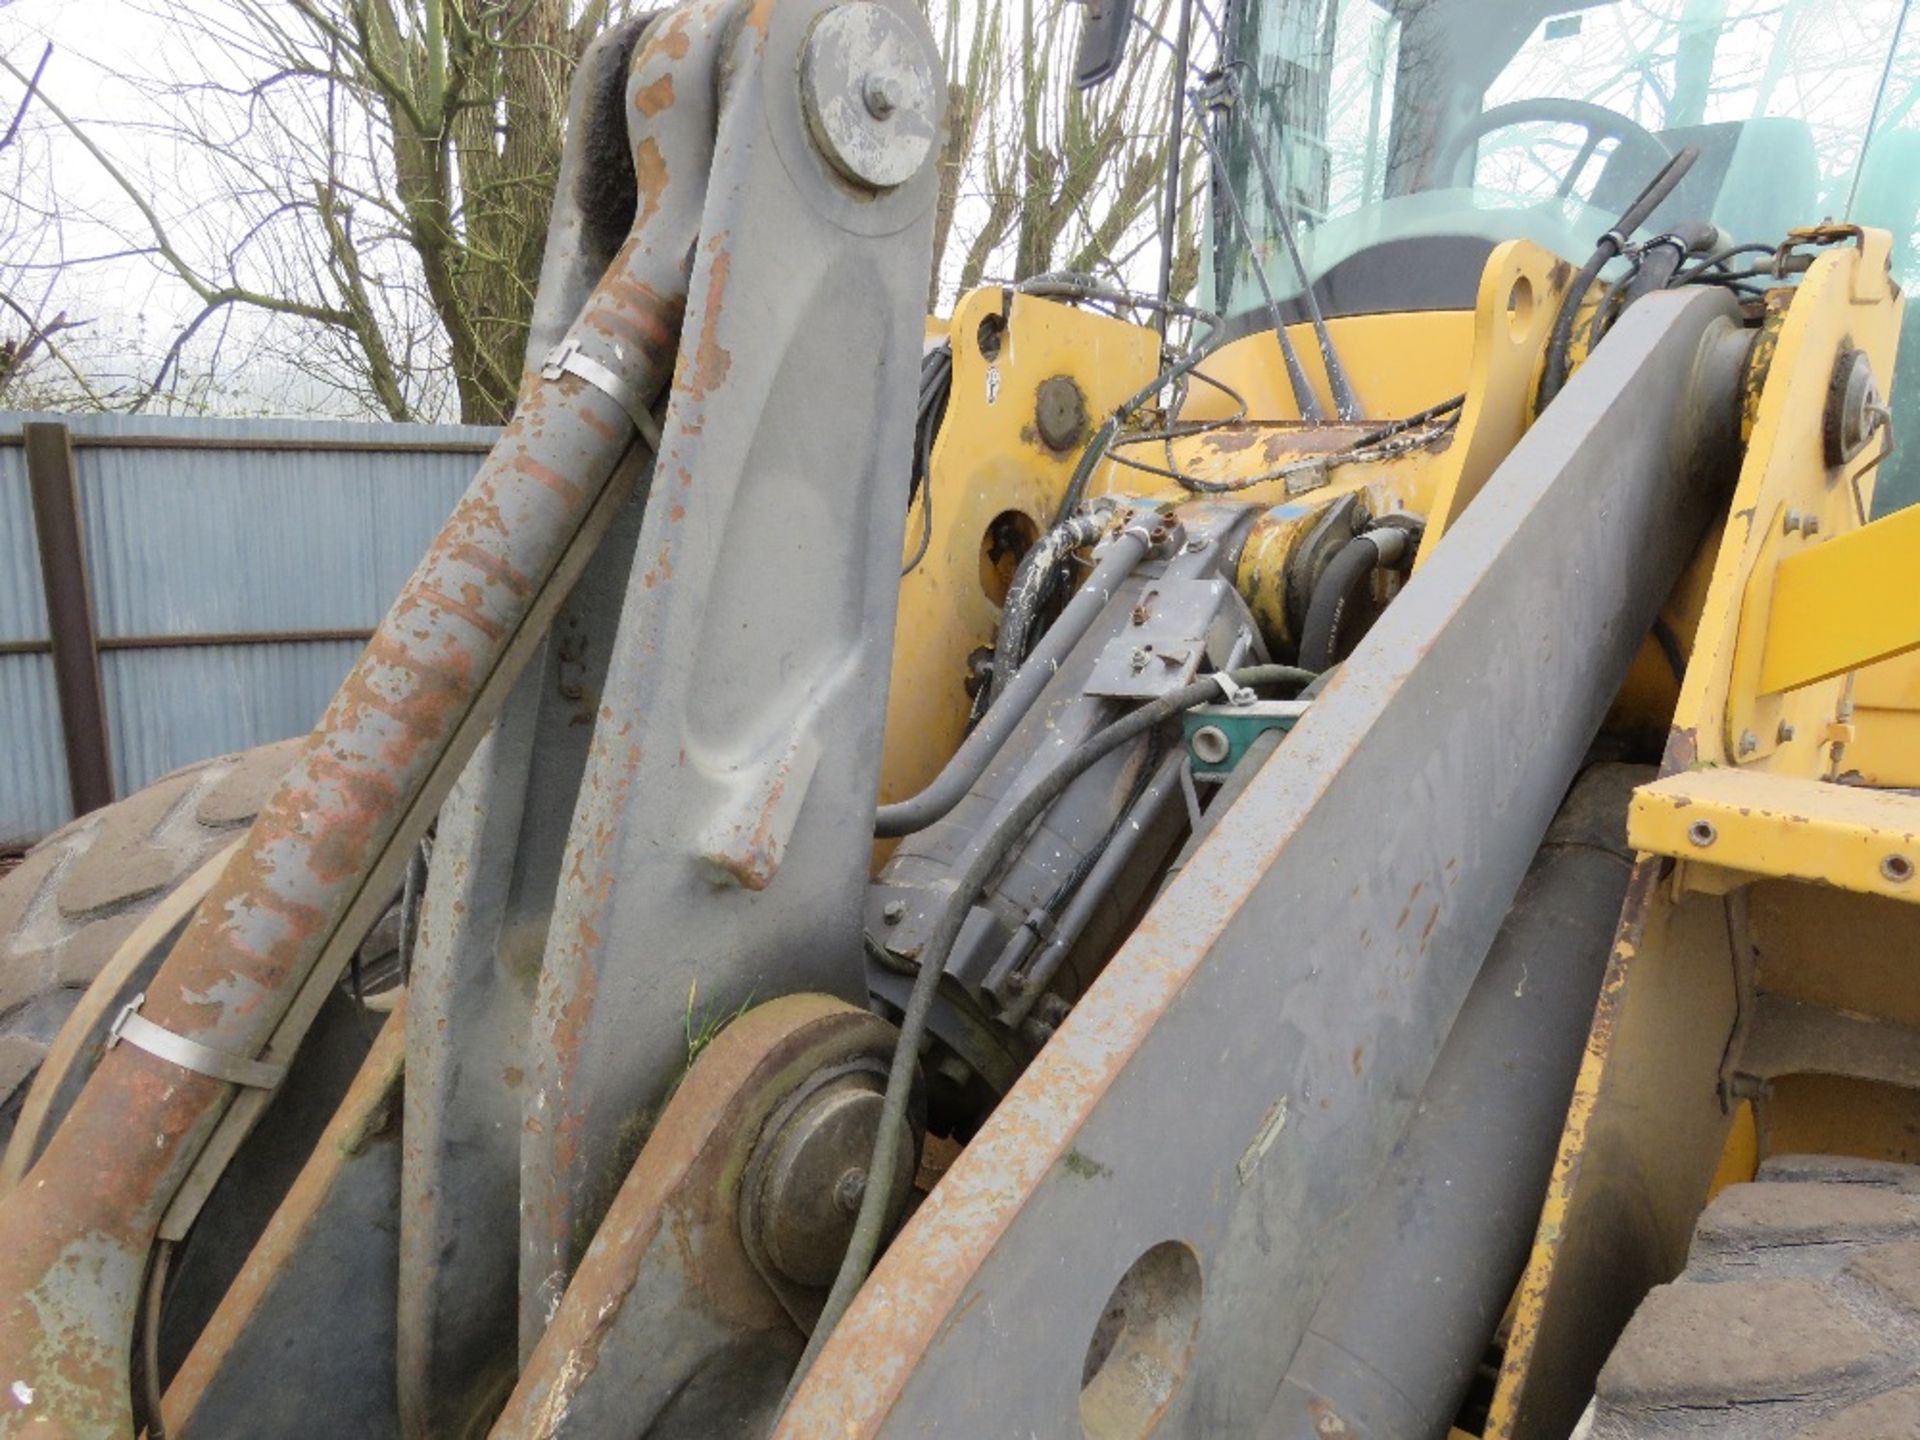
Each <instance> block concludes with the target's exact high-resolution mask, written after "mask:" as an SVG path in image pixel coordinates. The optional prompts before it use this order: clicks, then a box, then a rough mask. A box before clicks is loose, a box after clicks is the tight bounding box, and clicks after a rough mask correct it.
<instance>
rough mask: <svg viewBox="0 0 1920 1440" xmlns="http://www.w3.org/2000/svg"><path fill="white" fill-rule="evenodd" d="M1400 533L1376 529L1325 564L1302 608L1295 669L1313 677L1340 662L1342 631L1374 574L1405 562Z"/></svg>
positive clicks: (1404, 535) (1402, 533) (1404, 536)
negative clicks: (1305, 613)
mask: <svg viewBox="0 0 1920 1440" xmlns="http://www.w3.org/2000/svg"><path fill="white" fill-rule="evenodd" d="M1407 550H1408V536H1407V532H1406V531H1405V530H1400V529H1396V528H1393V527H1391V526H1381V527H1380V528H1378V529H1374V530H1369V531H1367V532H1366V533H1365V534H1363V535H1356V536H1355V537H1354V538H1353V539H1352V540H1350V541H1349V542H1348V543H1347V544H1346V545H1345V546H1343V547H1342V548H1341V550H1340V552H1339V553H1338V554H1336V555H1335V556H1334V557H1333V559H1332V560H1330V561H1329V562H1328V563H1327V568H1326V569H1325V570H1323V571H1322V572H1321V573H1320V578H1319V580H1317V581H1316V582H1315V583H1314V587H1313V595H1312V598H1311V599H1310V600H1309V601H1308V602H1307V618H1306V621H1305V622H1304V623H1303V624H1302V625H1301V627H1300V665H1301V668H1302V669H1306V670H1312V671H1315V672H1318V671H1322V670H1325V669H1327V668H1328V667H1329V666H1330V665H1332V664H1333V663H1334V661H1335V660H1337V659H1339V658H1340V641H1341V638H1342V627H1343V626H1344V624H1345V621H1346V618H1347V616H1348V615H1349V614H1351V613H1352V611H1353V608H1354V606H1355V605H1357V604H1358V603H1359V602H1360V600H1361V598H1362V597H1363V596H1364V595H1365V594H1366V589H1367V586H1368V585H1370V584H1371V583H1372V581H1373V576H1374V572H1375V571H1378V570H1387V569H1392V568H1393V567H1395V566H1397V565H1399V564H1400V562H1401V561H1402V560H1403V559H1404V558H1405V557H1406V555H1407Z"/></svg>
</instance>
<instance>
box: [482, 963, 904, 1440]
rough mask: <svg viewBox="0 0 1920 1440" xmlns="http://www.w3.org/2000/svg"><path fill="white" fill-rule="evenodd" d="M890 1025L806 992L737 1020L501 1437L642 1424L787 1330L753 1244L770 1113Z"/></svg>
mask: <svg viewBox="0 0 1920 1440" xmlns="http://www.w3.org/2000/svg"><path fill="white" fill-rule="evenodd" d="M893 1039H894V1031H893V1027H892V1026H890V1025H888V1024H886V1023H885V1022H884V1021H882V1020H879V1019H878V1018H876V1017H875V1016H872V1015H870V1014H868V1013H866V1012H865V1011H863V1010H858V1009H855V1008H854V1007H853V1006H851V1005H848V1004H847V1003H846V1002H844V1001H841V1000H835V999H832V998H830V997H827V996H821V995H794V996H787V997H784V998H782V999H779V1000H773V1001H769V1002H768V1003H767V1004H765V1005H761V1006H759V1007H757V1008H756V1009H753V1010H750V1011H748V1012H747V1013H746V1014H745V1015H742V1016H741V1017H740V1018H739V1019H737V1020H735V1021H733V1022H732V1023H731V1024H730V1025H728V1026H727V1027H726V1028H725V1029H724V1030H722V1031H721V1032H720V1034H719V1035H718V1036H717V1037H715V1038H714V1040H713V1041H712V1042H711V1043H710V1044H709V1045H708V1046H707V1047H706V1048H705V1049H704V1050H703V1051H702V1052H701V1054H700V1056H699V1058H698V1059H697V1060H696V1061H695V1062H694V1064H693V1066H692V1068H691V1069H689V1070H688V1072H687V1075H686V1078H685V1080H683V1081H682V1082H681V1084H680V1087H679V1088H678V1090H676V1091H675V1093H674V1096H673V1099H672V1100H671V1101H670V1102H669V1103H668V1105H667V1107H666V1110H665V1112H664V1113H663V1114H662V1115H661V1117H660V1123H659V1124H658V1125H657V1126H656V1127H655V1128H654V1130H653V1133H652V1134H651V1135H650V1136H649V1137H648V1139H647V1144H646V1148H645V1149H644V1150H643V1151H642V1152H641V1155H640V1159H639V1161H638V1163H637V1164H636V1165H635V1166H634V1168H633V1170H632V1171H631V1172H630V1173H629V1174H628V1176H627V1178H626V1181H625V1182H624V1183H623V1184H622V1186H621V1188H620V1193H619V1195H618V1196H617V1197H616V1198H615V1200H614V1202H613V1205H612V1207H611V1208H610V1209H609V1210H608V1212H607V1216H606V1219H605V1221H604V1222H603V1223H602V1224H601V1226H600V1229H599V1232H598V1233H597V1234H596V1236H595V1237H594V1240H593V1244H592V1246H591V1247H590V1248H589V1249H588V1250H587V1252H586V1256H585V1258H584V1259H583V1260H582V1261H581V1263H580V1268H579V1270H578V1271H577V1272H576V1273H575V1275H574V1277H573V1280H572V1283H571V1284H570V1285H569V1286H568V1287H567V1291H566V1295H565V1298H564V1299H563V1300H562V1301H561V1304H560V1308H559V1310H558V1311H557V1312H556V1313H555V1315H554V1318H553V1323H552V1324H551V1325H550V1326H548V1328H547V1331H546V1333H545V1334H544V1335H543V1336H542V1337H541V1340H540V1343H539V1345H538V1346H537V1347H535V1349H534V1352H533V1355H532V1357H531V1359H530V1360H529V1361H528V1363H527V1365H526V1367H525V1369H524V1371H523V1372H522V1374H521V1377H520V1382H519V1384H518V1385H517V1386H516V1387H515V1390H514V1392H513V1396H512V1398H511V1399H510V1400H509V1401H508V1403H507V1408H506V1410H505V1411H504V1412H503V1413H502V1415H501V1416H500V1418H499V1420H498V1421H497V1422H496V1424H495V1426H494V1429H493V1434H494V1436H496V1437H498V1440H546V1437H558V1436H575V1435H578V1436H597V1435H602V1434H607V1433H611V1431H610V1429H608V1428H602V1427H607V1426H609V1425H610V1424H611V1423H612V1420H613V1417H618V1428H619V1430H620V1431H621V1432H622V1433H639V1432H641V1431H644V1430H645V1428H646V1425H647V1423H648V1422H649V1421H650V1420H651V1419H652V1417H653V1415H654V1414H655V1413H656V1412H657V1410H658V1409H659V1407H660V1406H662V1405H664V1404H666V1403H667V1402H668V1401H669V1400H670V1399H671V1398H672V1397H673V1396H674V1395H675V1394H676V1393H678V1391H679V1390H680V1389H681V1388H682V1387H683V1386H684V1385H685V1384H686V1382H687V1381H688V1380H689V1379H690V1378H691V1377H692V1376H693V1375H694V1374H695V1373H696V1372H697V1371H698V1370H699V1369H700V1368H701V1367H702V1366H703V1365H705V1364H706V1363H707V1362H708V1361H709V1360H710V1359H711V1358H712V1356H713V1354H714V1353H715V1352H716V1351H718V1350H720V1349H721V1348H723V1347H724V1346H726V1345H728V1344H730V1343H731V1342H732V1341H733V1340H735V1339H736V1338H737V1337H738V1336H739V1335H740V1334H741V1333H743V1332H744V1333H751V1332H756V1331H764V1330H768V1329H771V1328H775V1327H779V1326H784V1325H786V1324H788V1323H789V1322H788V1320H787V1315H786V1311H785V1310H784V1309H783V1308H782V1307H781V1305H780V1303H779V1301H778V1299H777V1298H776V1297H775V1295H774V1293H773V1292H772V1290H770V1289H769V1288H768V1286H767V1284H766V1282H765V1281H764V1280H763V1279H762V1278H761V1276H760V1273H759V1271H758V1270H756V1269H755V1268H754V1265H753V1262H752V1260H751V1258H750V1257H749V1256H748V1254H747V1251H746V1248H745V1246H744V1244H743V1243H742V1241H741V1238H740V1188H739V1187H740V1181H741V1176H742V1173H743V1171H744V1170H745V1169H746V1165H747V1159H748V1156H749V1155H750V1154H751V1153H752V1150H753V1147H754V1144H755V1142H756V1141H757V1140H758V1138H759V1135H760V1130H761V1128H762V1126H763V1125H764V1124H765V1122H766V1120H767V1117H768V1116H769V1115H771V1114H772V1113H773V1111H774V1110H775V1108H776V1107H778V1105H779V1104H780V1103H781V1102H782V1101H783V1100H784V1099H785V1098H786V1097H787V1096H788V1095H789V1094H791V1093H792V1091H793V1089H794V1088H795V1087H796V1086H797V1085H799V1084H801V1083H802V1082H804V1081H805V1080H806V1079H807V1078H808V1077H809V1076H811V1075H813V1074H815V1073H816V1072H818V1071H820V1070H822V1069H826V1068H830V1067H834V1066H838V1065H843V1064H845V1063H847V1062H848V1061H850V1060H854V1059H858V1058H862V1057H867V1058H873V1059H876V1060H877V1059H879V1058H880V1057H884V1056H885V1055H886V1054H887V1053H888V1052H889V1051H890V1050H891V1048H892V1044H893Z"/></svg>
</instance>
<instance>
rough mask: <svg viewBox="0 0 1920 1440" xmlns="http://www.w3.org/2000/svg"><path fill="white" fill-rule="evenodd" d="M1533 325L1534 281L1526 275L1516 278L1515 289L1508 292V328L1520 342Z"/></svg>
mask: <svg viewBox="0 0 1920 1440" xmlns="http://www.w3.org/2000/svg"><path fill="white" fill-rule="evenodd" d="M1532 323H1533V281H1532V280H1530V279H1528V278H1527V277H1526V276H1525V275H1521V276H1518V277H1516V278H1515V280H1514V282H1513V288H1512V289H1511V290H1509V291H1507V328H1508V330H1510V331H1511V332H1512V334H1513V337H1514V338H1515V339H1516V340H1518V339H1520V338H1521V337H1522V336H1524V335H1525V334H1526V333H1527V327H1528V326H1529V325H1531V324H1532Z"/></svg>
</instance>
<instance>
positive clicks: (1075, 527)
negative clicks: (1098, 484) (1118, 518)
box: [987, 515, 1107, 700]
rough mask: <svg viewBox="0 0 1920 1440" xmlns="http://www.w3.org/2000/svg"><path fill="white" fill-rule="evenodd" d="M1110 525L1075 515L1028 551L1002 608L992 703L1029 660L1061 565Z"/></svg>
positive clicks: (990, 681)
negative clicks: (1032, 635)
mask: <svg viewBox="0 0 1920 1440" xmlns="http://www.w3.org/2000/svg"><path fill="white" fill-rule="evenodd" d="M1106 528H1107V527H1106V523H1105V522H1104V521H1102V520H1101V519H1099V518H1098V517H1097V516H1093V515H1073V516H1070V517H1068V518H1067V519H1065V520H1062V521H1061V522H1060V523H1059V524H1058V525H1055V526H1054V527H1053V528H1052V529H1050V530H1048V531H1047V533H1046V534H1044V535H1042V536H1041V537H1040V538H1039V539H1038V540H1036V541H1034V542H1033V544H1032V545H1031V546H1030V547H1028V550H1027V553H1026V554H1025V555H1024V556H1022V557H1021V559H1020V565H1019V568H1018V569H1016V570H1015V571H1014V572H1013V583H1012V584H1011V585H1009V586H1008V587H1007V598H1006V601H1005V602H1004V603H1003V604H1002V605H1001V607H1000V629H999V631H998V632H997V633H996V634H995V636H994V641H993V672H992V674H990V675H989V676H988V677H987V687H988V699H989V700H992V699H994V698H996V697H998V696H999V694H1000V693H1001V692H1002V691H1004V690H1005V689H1006V688H1007V686H1009V685H1011V684H1012V683H1013V677H1014V676H1015V675H1017V674H1019V672H1020V667H1021V666H1022V665H1024V664H1025V663H1026V659H1027V635H1028V632H1029V631H1031V630H1032V629H1033V617H1034V616H1035V615H1037V614H1038V613H1039V611H1040V607H1041V605H1042V604H1044V603H1045V602H1046V598H1047V596H1048V595H1049V594H1050V593H1052V590H1053V583H1054V575H1055V574H1056V572H1057V571H1058V569H1059V566H1060V562H1061V561H1062V560H1064V559H1066V557H1067V556H1068V555H1069V554H1071V553H1072V552H1073V551H1075V550H1078V549H1079V548H1080V547H1081V546H1082V545H1091V544H1092V543H1093V542H1094V541H1096V540H1098V539H1099V538H1100V536H1101V535H1102V534H1103V533H1104V532H1105V531H1106Z"/></svg>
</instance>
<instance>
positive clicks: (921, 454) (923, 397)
mask: <svg viewBox="0 0 1920 1440" xmlns="http://www.w3.org/2000/svg"><path fill="white" fill-rule="evenodd" d="M952 395H953V346H951V345H940V346H936V347H935V348H934V349H932V350H929V351H928V352H927V353H926V354H925V355H923V356H922V357H921V358H920V404H919V408H918V409H917V411H916V412H915V414H914V421H913V468H912V471H911V473H910V474H909V475H908V478H907V503H908V504H909V505H911V504H912V503H913V501H914V497H915V496H916V495H917V496H919V498H920V543H919V544H918V545H917V546H916V547H915V548H914V552H913V557H912V558H911V559H910V560H908V561H907V563H906V564H905V565H904V566H903V567H902V568H901V571H900V574H901V576H902V578H904V577H906V576H908V575H911V574H912V573H913V572H914V571H915V570H916V569H918V568H919V565H920V562H921V561H922V560H924V559H926V558H927V551H928V549H929V548H930V547H931V546H932V544H933V445H934V441H935V440H937V439H938V438H939V436H940V427H941V426H942V425H944V424H945V423H946V420H947V402H948V400H950V399H951V398H952Z"/></svg>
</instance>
